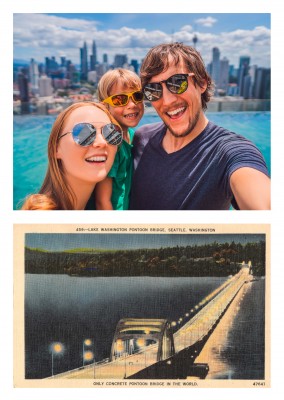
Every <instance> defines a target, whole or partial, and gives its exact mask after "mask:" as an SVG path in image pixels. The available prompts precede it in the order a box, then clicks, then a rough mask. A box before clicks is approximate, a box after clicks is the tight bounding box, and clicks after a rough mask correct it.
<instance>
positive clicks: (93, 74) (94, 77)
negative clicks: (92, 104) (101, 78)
mask: <svg viewBox="0 0 284 400" xmlns="http://www.w3.org/2000/svg"><path fill="white" fill-rule="evenodd" d="M88 82H90V83H97V82H98V74H97V71H89V72H88Z"/></svg>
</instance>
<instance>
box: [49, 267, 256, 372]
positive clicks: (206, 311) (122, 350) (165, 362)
mask: <svg viewBox="0 0 284 400" xmlns="http://www.w3.org/2000/svg"><path fill="white" fill-rule="evenodd" d="M250 267H251V266H250V264H248V265H247V264H245V265H243V266H242V268H241V269H240V271H239V272H238V273H237V274H236V275H234V276H232V277H230V278H229V279H228V280H226V282H224V283H223V284H222V285H221V286H219V287H218V288H217V289H216V290H214V291H213V292H212V293H211V294H209V295H208V296H207V297H205V298H204V299H203V300H202V301H201V302H200V303H199V304H198V305H196V306H195V308H194V309H192V310H190V311H189V312H188V313H186V314H185V315H184V317H183V318H180V319H179V321H177V322H175V323H172V324H171V325H172V327H170V326H169V322H168V321H166V320H143V319H142V320H135V319H129V320H127V319H125V320H121V321H120V323H119V325H118V327H120V328H119V329H118V328H117V331H116V334H115V337H114V341H113V345H112V351H111V356H110V358H109V359H106V360H103V361H101V362H96V363H93V364H90V365H87V366H84V367H81V368H78V369H75V370H72V371H67V372H64V373H61V374H58V375H55V376H53V377H50V378H47V379H185V378H186V377H187V376H198V377H200V378H205V376H206V375H207V373H208V368H209V367H208V365H207V364H194V361H195V359H196V357H197V356H198V355H199V353H200V352H201V350H202V348H203V346H204V344H205V343H206V341H207V339H208V338H209V337H210V335H211V333H212V332H213V330H214V329H215V327H216V326H217V324H218V323H219V321H220V319H221V318H222V316H223V315H224V313H225V312H226V310H227V309H228V307H229V306H230V304H231V302H232V301H233V299H234V298H235V296H236V295H237V293H238V292H239V290H240V289H241V288H242V286H243V285H244V284H245V282H247V281H249V280H251V275H250ZM172 329H176V332H175V333H172Z"/></svg>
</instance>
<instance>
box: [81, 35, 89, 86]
mask: <svg viewBox="0 0 284 400" xmlns="http://www.w3.org/2000/svg"><path fill="white" fill-rule="evenodd" d="M80 61H81V80H83V81H86V80H87V78H88V51H87V43H86V42H84V46H83V47H81V48H80Z"/></svg>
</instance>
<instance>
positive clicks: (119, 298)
mask: <svg viewBox="0 0 284 400" xmlns="http://www.w3.org/2000/svg"><path fill="white" fill-rule="evenodd" d="M269 309H270V226H269V225H258V224H253V225H246V224H234V225H232V224H230V225H228V224H216V225H204V224H202V225H189V224H184V225H162V224H159V225H108V224H105V225H102V224H100V225H99V224H98V225H84V224H83V225H80V226H79V225H70V224H68V225H67V224H66V225H49V224H44V225H37V224H29V225H20V224H19V225H18V224H16V225H14V386H15V387H43V388H45V387H89V388H96V387H98V388H114V387H115V388H126V387H132V388H133V387H137V388H144V387H145V388H149V387H160V388H171V387H176V388H179V387H180V388H198V387H224V388H234V387H244V388H250V387H251V388H264V387H270V337H269V336H270V333H269V332H270V313H269Z"/></svg>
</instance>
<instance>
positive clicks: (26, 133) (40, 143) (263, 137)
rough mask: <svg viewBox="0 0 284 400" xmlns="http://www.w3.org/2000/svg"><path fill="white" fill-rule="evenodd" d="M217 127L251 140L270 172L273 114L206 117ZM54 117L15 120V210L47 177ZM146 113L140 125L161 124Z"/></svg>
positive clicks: (226, 114)
mask: <svg viewBox="0 0 284 400" xmlns="http://www.w3.org/2000/svg"><path fill="white" fill-rule="evenodd" d="M207 116H208V118H209V119H210V120H211V121H213V122H214V123H216V124H217V125H220V126H223V127H225V128H227V129H229V130H231V131H233V132H236V133H239V134H241V135H243V136H245V137H247V138H248V139H250V140H251V141H252V142H253V143H255V144H256V146H257V147H258V148H259V150H260V151H261V152H262V154H263V156H264V158H265V161H266V163H267V165H268V169H269V171H270V112H236V113H207ZM54 119H55V117H54V116H34V115H27V116H14V158H13V159H14V201H13V207H14V209H18V208H19V207H20V204H21V202H22V201H23V199H24V198H25V197H26V196H27V195H28V194H30V193H36V192H37V191H38V190H39V188H40V186H41V184H42V182H43V179H44V176H45V172H46V166H47V142H48V138H49V133H50V130H51V126H52V124H53V122H54ZM159 120H160V119H159V117H158V116H157V114H156V113H155V112H152V111H151V110H149V109H147V111H146V113H145V115H144V117H143V118H142V120H141V121H140V124H139V126H140V125H144V124H147V123H151V122H157V121H159Z"/></svg>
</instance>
